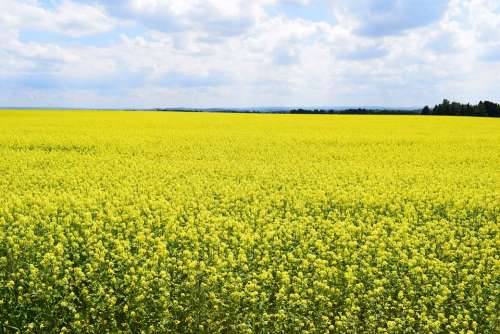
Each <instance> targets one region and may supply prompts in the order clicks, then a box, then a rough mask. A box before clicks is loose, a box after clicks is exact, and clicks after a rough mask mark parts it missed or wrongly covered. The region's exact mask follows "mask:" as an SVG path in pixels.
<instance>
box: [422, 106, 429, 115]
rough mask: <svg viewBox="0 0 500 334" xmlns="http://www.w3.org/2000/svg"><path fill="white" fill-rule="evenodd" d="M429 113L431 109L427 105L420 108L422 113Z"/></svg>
mask: <svg viewBox="0 0 500 334" xmlns="http://www.w3.org/2000/svg"><path fill="white" fill-rule="evenodd" d="M430 114H431V109H430V108H429V106H425V107H424V109H422V115H430Z"/></svg>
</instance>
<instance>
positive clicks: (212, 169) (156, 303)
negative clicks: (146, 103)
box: [0, 111, 500, 333]
mask: <svg viewBox="0 0 500 334" xmlns="http://www.w3.org/2000/svg"><path fill="white" fill-rule="evenodd" d="M499 214H500V121H499V120H497V119H481V118H462V117H453V118H449V117H430V116H429V117H418V116H311V115H242V114H205V113H154V112H98V111H0V332H7V333H14V332H23V333H30V332H31V333H35V332H36V333H52V332H53V333H56V332H57V333H59V332H61V333H106V332H112V333H114V332H124V333H128V332H133V333H138V332H144V333H162V332H173V333H177V332H210V333H215V332H224V333H252V332H255V333H271V332H278V333H293V332H302V333H316V332H318V333H328V332H330V333H385V332H390V333H499V332H500V323H499V300H500V238H499V226H500V219H499Z"/></svg>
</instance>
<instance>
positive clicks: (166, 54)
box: [0, 0, 500, 108]
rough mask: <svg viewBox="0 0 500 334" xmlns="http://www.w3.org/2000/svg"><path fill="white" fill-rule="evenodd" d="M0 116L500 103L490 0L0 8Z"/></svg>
mask: <svg viewBox="0 0 500 334" xmlns="http://www.w3.org/2000/svg"><path fill="white" fill-rule="evenodd" d="M0 57H1V59H2V62H1V63H0V78H1V80H0V105H3V106H66V107H88V108H94V107H106V108H120V107H145V108H146V107H162V106H169V107H175V106H179V107H181V106H183V107H253V106H291V107H297V106H326V105H329V106H332V105H333V106H335V105H336V106H345V105H377V106H389V107H396V106H423V105H425V104H429V105H433V104H435V103H438V102H439V101H440V100H442V99H443V98H450V99H454V100H458V101H462V102H478V101H479V100H485V99H489V100H495V101H500V83H499V82H498V73H500V2H499V1H498V0H356V1H346V0H252V1H248V0H107V1H105V0H0Z"/></svg>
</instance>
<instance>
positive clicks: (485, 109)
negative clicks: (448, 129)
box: [422, 99, 500, 117]
mask: <svg viewBox="0 0 500 334" xmlns="http://www.w3.org/2000/svg"><path fill="white" fill-rule="evenodd" d="M422 115H447V116H482V117H500V104H498V103H494V102H490V101H480V102H479V103H478V104H475V105H471V104H470V103H467V104H462V103H459V102H450V101H449V100H446V99H445V100H443V102H442V103H441V104H438V105H436V106H435V107H434V108H429V107H428V106H425V107H424V108H423V109H422Z"/></svg>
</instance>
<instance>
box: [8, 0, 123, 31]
mask: <svg viewBox="0 0 500 334" xmlns="http://www.w3.org/2000/svg"><path fill="white" fill-rule="evenodd" d="M115 23H116V21H115V20H114V19H112V18H111V17H108V16H107V15H106V14H105V12H104V9H103V7H102V6H96V5H88V4H81V3H76V2H72V1H69V0H65V1H62V2H60V3H58V5H57V6H56V7H55V8H54V9H50V10H49V9H46V8H44V7H42V6H41V5H40V4H39V3H38V2H36V1H2V2H0V26H6V27H11V28H16V29H34V30H38V31H40V33H42V32H43V31H46V32H55V33H59V34H63V35H67V36H71V37H81V36H87V35H93V34H99V33H103V32H107V31H110V30H111V29H113V27H114V26H115Z"/></svg>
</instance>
